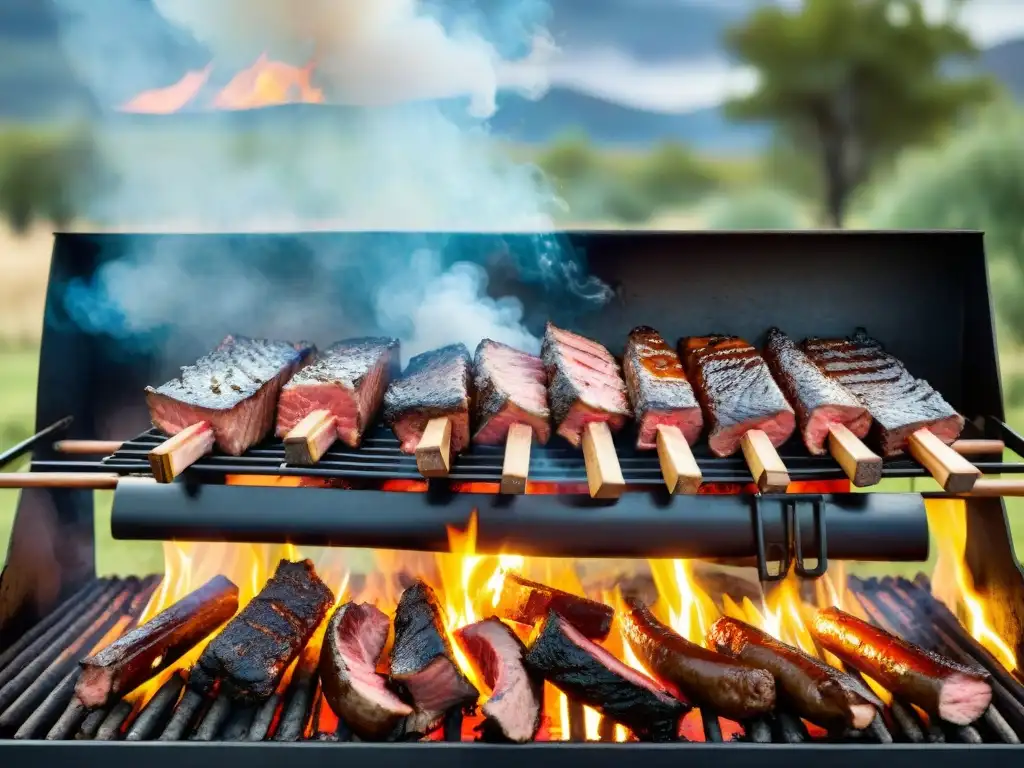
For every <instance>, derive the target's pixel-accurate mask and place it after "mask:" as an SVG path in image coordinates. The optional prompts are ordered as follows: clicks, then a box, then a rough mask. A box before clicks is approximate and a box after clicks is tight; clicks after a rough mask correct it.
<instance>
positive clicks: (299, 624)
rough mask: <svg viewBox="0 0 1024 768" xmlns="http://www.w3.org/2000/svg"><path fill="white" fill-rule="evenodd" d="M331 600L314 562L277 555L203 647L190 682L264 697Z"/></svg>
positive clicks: (247, 697) (203, 688)
mask: <svg viewBox="0 0 1024 768" xmlns="http://www.w3.org/2000/svg"><path fill="white" fill-rule="evenodd" d="M333 603H334V595H333V594H332V593H331V590H330V588H328V586H327V585H326V584H324V583H323V582H322V581H321V580H320V578H319V577H318V576H317V575H316V572H315V571H314V570H313V563H311V562H310V561H309V560H303V561H301V562H297V563H291V562H288V561H287V560H282V561H281V562H280V563H279V564H278V566H277V571H276V572H275V573H274V575H273V576H272V577H271V578H270V580H269V581H267V583H266V584H265V585H264V586H263V589H261V590H260V592H259V594H258V595H256V596H255V597H254V598H253V599H252V600H250V601H249V604H248V605H246V606H245V608H243V609H242V610H241V612H240V613H239V614H238V615H237V616H235V618H233V619H232V620H231V621H229V622H228V624H227V626H225V627H224V629H223V630H222V631H221V632H220V633H219V634H218V635H217V636H216V637H214V638H213V640H211V641H210V643H209V644H208V645H207V646H206V648H205V649H204V650H203V653H202V655H201V656H200V657H199V661H198V662H196V664H195V666H194V667H192V671H191V673H190V674H189V685H190V686H191V687H192V688H193V689H195V690H196V691H198V692H200V693H206V692H208V691H210V690H212V689H213V688H214V687H215V686H216V685H217V684H218V683H219V684H220V692H221V693H224V694H227V696H228V697H230V698H232V699H236V700H239V701H244V702H249V703H254V702H259V701H264V700H266V699H267V698H269V697H270V695H271V694H273V693H274V691H275V690H276V688H277V684H278V683H279V682H280V680H281V676H282V675H283V674H284V671H285V670H286V669H287V668H288V665H289V664H291V663H292V662H293V661H294V660H295V658H296V657H297V656H298V655H299V653H300V652H301V651H302V649H303V648H304V647H305V646H306V643H308V642H309V639H310V638H311V637H312V636H313V632H315V631H316V628H317V627H318V626H319V625H320V622H321V621H323V619H324V616H326V615H327V611H328V610H329V609H330V607H331V605H332V604H333Z"/></svg>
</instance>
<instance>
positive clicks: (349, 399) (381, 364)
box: [277, 338, 399, 448]
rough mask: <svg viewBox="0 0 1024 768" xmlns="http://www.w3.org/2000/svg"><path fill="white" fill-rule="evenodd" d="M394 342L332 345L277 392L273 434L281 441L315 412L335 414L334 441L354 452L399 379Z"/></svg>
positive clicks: (368, 340) (359, 341) (379, 340)
mask: <svg viewBox="0 0 1024 768" xmlns="http://www.w3.org/2000/svg"><path fill="white" fill-rule="evenodd" d="M398 350H399V346H398V339H390V338H362V339H348V340H346V341H339V342H337V343H335V344H332V345H331V346H330V347H328V348H327V349H326V350H324V351H323V352H320V353H318V354H317V359H316V361H315V362H313V363H311V364H310V365H307V366H305V367H304V368H302V369H301V370H299V372H298V373H296V374H295V375H294V376H293V377H292V379H291V381H289V382H288V383H287V384H285V385H284V387H283V388H282V389H281V397H280V399H279V400H278V403H277V436H278V437H284V436H285V435H287V434H288V433H289V432H291V431H292V430H293V429H294V428H295V427H296V425H297V424H298V423H299V422H300V421H302V420H303V419H304V418H306V417H307V416H308V415H309V414H311V413H313V412H314V411H329V412H330V413H331V415H332V416H334V420H335V421H334V424H335V429H336V430H337V432H338V438H339V439H340V440H341V441H342V442H343V443H345V444H346V445H348V446H350V447H352V448H355V447H357V446H358V445H359V443H360V442H361V441H362V439H363V433H364V432H365V431H366V429H367V427H369V426H370V425H371V423H372V420H373V417H374V416H375V415H376V413H377V411H378V409H379V408H380V405H381V402H382V401H383V400H384V392H385V390H386V389H387V386H388V384H389V383H390V382H391V380H392V379H394V378H395V377H396V376H397V375H398V368H399V358H398Z"/></svg>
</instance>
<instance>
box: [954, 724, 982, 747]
mask: <svg viewBox="0 0 1024 768" xmlns="http://www.w3.org/2000/svg"><path fill="white" fill-rule="evenodd" d="M949 731H950V733H951V734H953V736H954V737H955V738H956V740H957V741H959V742H961V743H963V744H984V743H985V740H984V739H983V738H981V734H980V733H978V729H977V728H975V727H974V726H971V725H955V726H950V727H949Z"/></svg>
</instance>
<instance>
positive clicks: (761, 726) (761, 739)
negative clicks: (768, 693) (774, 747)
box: [743, 717, 772, 744]
mask: <svg viewBox="0 0 1024 768" xmlns="http://www.w3.org/2000/svg"><path fill="white" fill-rule="evenodd" d="M743 731H744V732H745V733H746V734H747V739H749V740H750V741H752V742H754V743H755V744H771V742H772V726H771V723H769V722H768V721H767V720H765V719H764V718H762V717H759V718H757V719H756V720H748V721H747V722H745V723H743Z"/></svg>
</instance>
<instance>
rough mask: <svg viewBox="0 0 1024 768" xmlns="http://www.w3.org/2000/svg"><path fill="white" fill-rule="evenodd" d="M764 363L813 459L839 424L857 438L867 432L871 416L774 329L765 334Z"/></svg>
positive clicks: (849, 394) (821, 451) (785, 336)
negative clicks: (795, 419) (833, 427)
mask: <svg viewBox="0 0 1024 768" xmlns="http://www.w3.org/2000/svg"><path fill="white" fill-rule="evenodd" d="M764 359H765V361H766V362H767V363H768V368H769V369H770V370H771V372H772V374H773V375H774V376H775V381H776V382H777V383H778V385H779V387H781V388H782V391H783V393H784V394H785V395H786V397H787V398H788V399H789V402H790V403H791V404H792V405H793V407H794V408H795V409H796V416H797V421H798V423H799V424H800V435H801V437H802V438H803V441H804V445H806V446H807V450H808V451H810V452H811V453H812V454H814V455H815V456H821V455H822V454H824V453H825V451H826V448H827V446H826V442H827V441H828V430H829V427H830V426H831V425H832V424H842V425H844V426H845V427H846V428H847V429H849V430H850V431H851V432H853V434H855V435H856V436H857V437H860V438H863V437H866V436H867V434H868V430H869V429H871V414H870V413H868V410H867V408H865V407H864V404H863V403H862V402H860V400H858V399H857V398H856V397H854V395H853V394H852V393H851V392H850V391H849V390H848V389H846V387H844V386H843V385H842V384H840V383H839V382H838V381H837V380H836V379H834V378H831V377H829V376H826V375H825V374H824V373H823V372H822V371H821V369H820V368H818V366H817V365H815V364H814V362H812V361H811V359H810V358H809V357H808V356H807V354H806V353H805V352H804V351H803V350H802V349H800V348H799V347H798V346H797V345H796V344H794V343H793V340H792V339H790V338H789V337H788V336H787V335H786V334H784V333H783V332H782V331H780V330H779V329H778V328H772V329H771V330H770V331H768V342H767V343H766V344H765V348H764Z"/></svg>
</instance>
